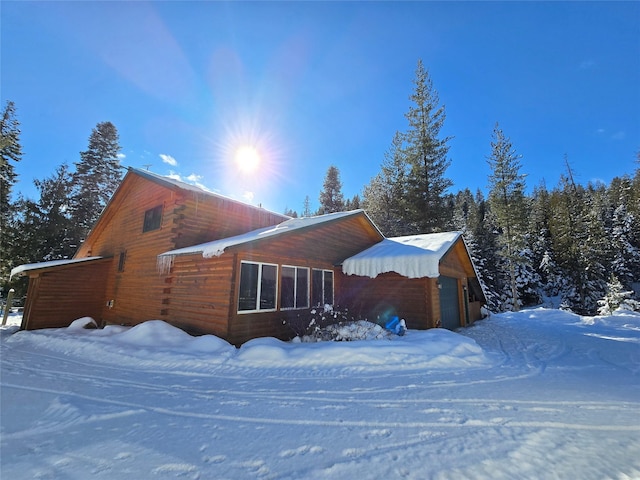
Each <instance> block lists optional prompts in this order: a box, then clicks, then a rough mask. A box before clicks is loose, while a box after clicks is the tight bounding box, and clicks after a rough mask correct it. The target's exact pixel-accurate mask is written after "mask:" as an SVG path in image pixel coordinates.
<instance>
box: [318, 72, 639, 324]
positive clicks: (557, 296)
mask: <svg viewBox="0 0 640 480" xmlns="http://www.w3.org/2000/svg"><path fill="white" fill-rule="evenodd" d="M410 100H411V102H412V104H411V107H410V108H409V110H408V112H407V113H406V114H405V117H406V119H407V125H408V128H407V130H406V131H404V132H396V133H395V135H394V136H393V138H392V140H391V145H390V147H389V149H388V150H387V152H385V154H384V159H383V161H382V164H381V166H380V172H379V173H378V174H377V175H376V176H375V177H374V178H372V179H371V181H370V182H369V183H368V184H367V185H365V186H364V188H363V191H362V197H360V196H359V195H356V196H355V197H354V199H353V201H352V202H351V204H349V205H348V204H347V202H344V201H343V197H342V194H341V193H340V189H341V183H340V180H339V171H338V170H337V168H336V167H335V166H332V167H330V168H329V170H328V172H327V176H326V178H325V184H324V188H323V190H322V191H321V194H320V198H319V201H320V209H319V212H318V213H329V212H332V211H340V210H342V209H347V210H348V209H349V207H354V208H358V207H362V208H364V209H365V210H366V211H367V213H368V214H369V216H370V217H371V218H372V219H373V221H374V222H375V223H376V224H377V225H378V226H379V227H380V229H381V230H382V232H383V233H384V234H385V235H386V236H388V237H394V236H401V235H413V234H420V233H433V232H440V231H448V230H459V231H462V232H463V234H464V238H465V241H466V244H467V246H468V248H469V250H470V253H471V256H472V258H473V260H474V263H475V265H476V268H477V270H478V276H479V279H480V281H481V282H482V283H483V286H484V287H485V288H484V289H485V292H486V294H487V297H488V298H487V301H488V306H489V308H490V309H491V310H492V311H507V310H517V309H519V308H520V307H523V306H531V305H540V304H546V305H549V306H560V307H562V308H566V309H570V310H572V311H574V312H576V313H580V314H595V313H597V312H598V310H599V307H601V306H602V302H603V299H605V298H609V297H607V296H608V295H611V292H612V291H618V292H620V293H619V294H618V297H617V298H618V300H614V302H613V303H616V302H619V300H620V298H622V299H624V298H626V297H629V296H630V291H631V287H632V284H633V283H634V281H636V282H640V153H639V154H638V157H637V161H638V168H637V169H636V171H635V173H634V175H626V176H623V177H620V178H614V179H613V180H612V181H611V183H610V184H609V185H604V184H602V183H589V184H588V185H586V186H584V185H580V184H578V183H577V182H576V181H575V172H574V171H573V168H572V167H571V165H570V162H569V160H568V159H567V158H566V157H565V159H564V160H565V165H566V172H565V173H564V174H563V175H561V177H560V179H559V181H558V184H557V185H555V186H554V187H553V188H551V189H549V188H547V187H546V186H545V185H544V184H540V185H537V186H534V188H533V191H532V193H531V194H527V185H526V175H525V174H524V173H523V172H522V164H521V158H522V157H521V155H519V154H518V153H517V152H516V149H515V148H514V146H513V145H512V142H511V140H510V139H509V137H508V136H507V135H506V134H505V133H504V132H503V130H502V129H501V128H500V125H499V124H498V123H496V125H495V128H494V130H493V133H492V136H491V139H490V147H491V153H490V155H489V157H488V158H487V162H488V164H489V167H490V174H489V177H488V179H487V181H488V187H489V188H488V190H489V191H488V194H487V195H486V197H485V195H484V194H483V192H482V191H481V190H478V191H476V192H471V191H470V190H469V189H463V190H460V191H459V192H457V193H451V192H450V189H451V187H452V186H453V184H452V182H451V180H450V179H448V178H447V176H446V170H447V168H448V166H449V164H450V160H449V159H448V157H447V153H448V150H449V146H448V143H449V141H450V140H451V138H450V137H444V136H442V135H441V129H442V126H443V124H444V120H445V109H444V106H442V105H440V101H439V98H438V94H437V91H436V90H435V88H434V86H433V83H432V81H431V79H430V77H429V74H428V72H427V71H426V70H425V68H424V66H423V64H422V62H420V61H419V62H418V66H417V69H416V74H415V79H414V88H413V92H412V94H411V96H410ZM335 199H338V201H336V200H335ZM609 304H610V302H609V303H608V305H609ZM626 305H627V306H629V305H631V306H633V307H634V308H637V307H638V304H637V303H634V302H633V301H629V302H627V304H626ZM602 308H604V309H605V310H606V308H605V307H602ZM637 309H639V310H640V308H637Z"/></svg>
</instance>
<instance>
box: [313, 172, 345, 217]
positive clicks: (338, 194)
mask: <svg viewBox="0 0 640 480" xmlns="http://www.w3.org/2000/svg"><path fill="white" fill-rule="evenodd" d="M342 211H344V197H343V195H342V182H341V181H340V171H339V170H338V168H337V167H335V166H334V165H331V166H330V167H329V169H328V170H327V175H326V176H325V179H324V184H323V189H322V191H321V192H320V208H319V209H318V215H326V214H327V213H335V212H342Z"/></svg>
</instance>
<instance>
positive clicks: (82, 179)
mask: <svg viewBox="0 0 640 480" xmlns="http://www.w3.org/2000/svg"><path fill="white" fill-rule="evenodd" d="M0 122H1V123H0V293H2V296H3V297H5V296H6V292H7V291H8V289H9V288H10V287H11V288H14V289H15V290H16V298H21V297H23V296H24V295H25V294H26V286H27V285H26V279H22V280H20V281H17V282H16V281H13V282H12V283H11V285H10V282H9V276H10V273H11V269H12V268H13V267H15V266H18V265H23V264H28V263H37V262H46V261H51V260H62V259H68V258H72V257H73V255H74V254H75V252H76V250H77V248H78V247H79V246H80V244H81V243H82V242H83V241H84V239H85V237H86V235H87V234H88V233H89V231H90V230H91V228H92V227H93V225H94V223H95V222H96V220H97V219H98V217H99V216H100V213H101V212H102V210H103V209H104V207H105V206H106V204H107V202H108V201H109V199H110V198H111V196H112V195H113V193H114V192H115V191H116V189H117V187H118V185H119V184H120V181H121V179H122V176H123V170H122V167H121V166H120V161H119V158H118V154H119V152H120V144H119V136H118V131H117V129H116V127H115V126H114V125H113V124H112V123H111V122H101V123H98V124H97V125H96V127H95V128H94V129H93V130H92V131H91V134H90V136H89V142H88V146H87V149H86V150H85V151H83V152H80V158H79V160H78V161H77V162H75V163H74V167H75V169H72V168H71V167H70V166H69V165H67V164H62V165H60V166H58V167H57V168H56V170H55V172H54V173H53V174H52V175H51V176H49V177H46V178H44V179H36V180H34V184H35V186H36V188H37V190H38V192H39V198H38V199H37V200H32V199H29V198H25V197H24V196H23V195H21V194H19V195H18V197H17V199H16V200H15V201H12V199H11V193H12V190H13V187H14V186H15V184H16V182H17V174H16V173H15V165H16V164H17V162H19V161H20V160H21V158H22V146H21V144H20V123H19V122H18V120H17V116H16V107H15V104H14V103H13V102H11V101H9V102H7V103H6V105H5V107H4V110H3V112H2V118H1V119H0Z"/></svg>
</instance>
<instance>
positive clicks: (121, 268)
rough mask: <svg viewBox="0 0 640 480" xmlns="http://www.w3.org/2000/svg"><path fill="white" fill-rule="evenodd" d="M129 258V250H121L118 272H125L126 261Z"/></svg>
mask: <svg viewBox="0 0 640 480" xmlns="http://www.w3.org/2000/svg"><path fill="white" fill-rule="evenodd" d="M126 260H127V252H126V251H125V252H120V258H119V259H118V272H119V273H121V272H124V262H125V261H126Z"/></svg>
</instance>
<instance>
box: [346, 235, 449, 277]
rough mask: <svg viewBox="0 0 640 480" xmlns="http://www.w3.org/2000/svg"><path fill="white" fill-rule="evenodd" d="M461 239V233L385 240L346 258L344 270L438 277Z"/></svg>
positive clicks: (350, 272) (353, 273)
mask: <svg viewBox="0 0 640 480" xmlns="http://www.w3.org/2000/svg"><path fill="white" fill-rule="evenodd" d="M461 236H462V233H460V232H443V233H429V234H423V235H409V236H405V237H394V238H385V239H384V240H382V241H381V242H379V243H377V244H375V245H374V246H372V247H369V248H368V249H366V250H363V251H362V252H360V253H358V254H356V255H354V256H353V257H349V258H347V259H346V260H345V261H344V262H343V263H342V271H343V272H344V273H345V274H346V275H359V276H362V277H371V278H375V277H377V276H378V275H380V274H382V273H386V272H396V273H399V274H400V275H402V276H404V277H408V278H422V277H430V278H436V277H438V276H439V275H440V272H439V268H438V266H439V263H440V260H441V259H442V257H443V256H444V255H445V254H446V253H447V252H448V251H449V249H450V248H451V246H452V245H453V244H454V243H455V242H456V241H457V240H458V238H460V237H461Z"/></svg>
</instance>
